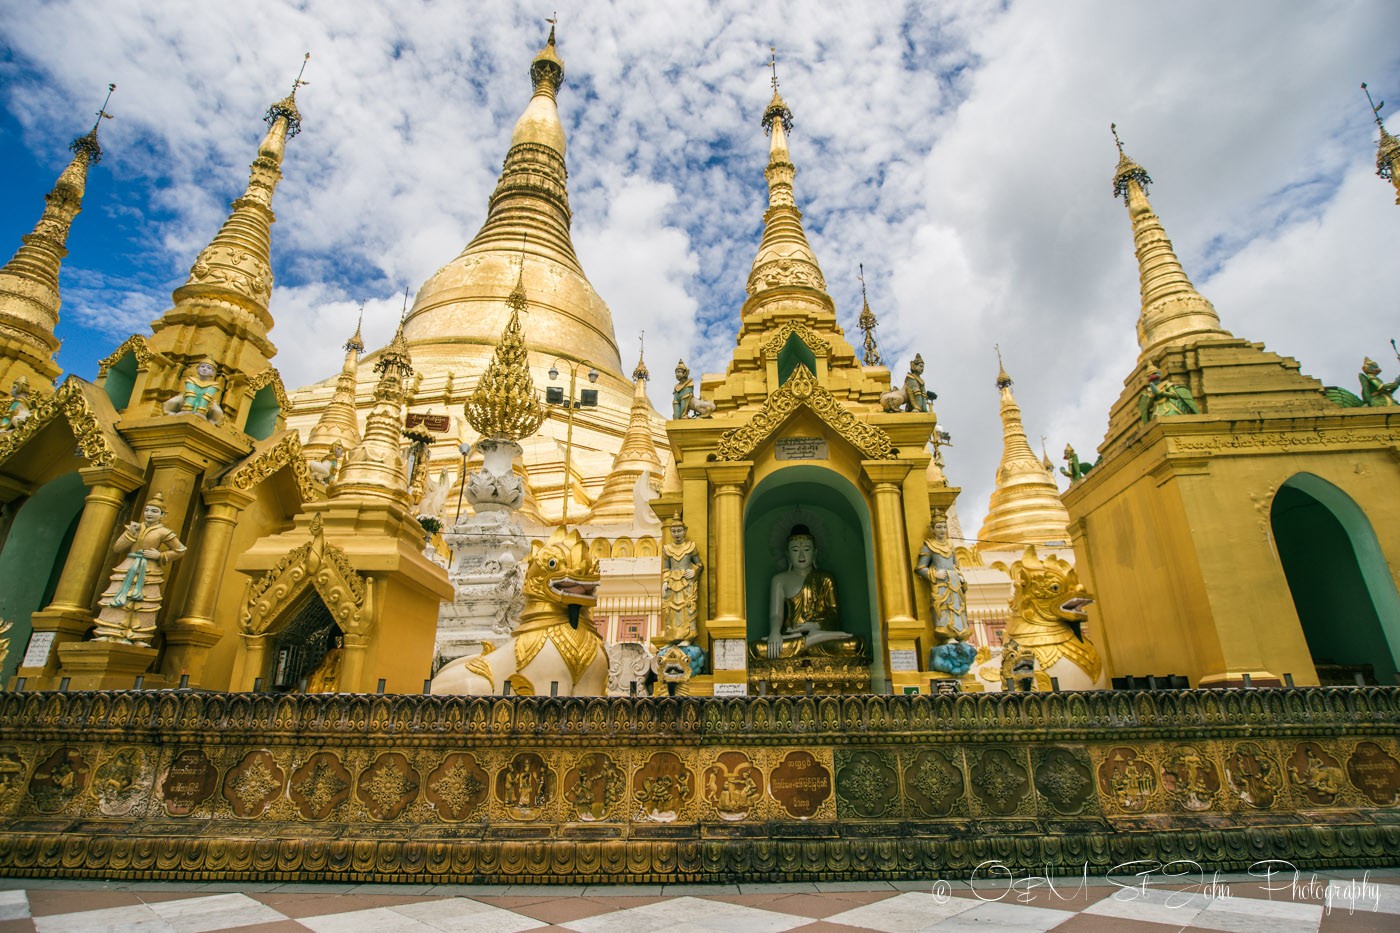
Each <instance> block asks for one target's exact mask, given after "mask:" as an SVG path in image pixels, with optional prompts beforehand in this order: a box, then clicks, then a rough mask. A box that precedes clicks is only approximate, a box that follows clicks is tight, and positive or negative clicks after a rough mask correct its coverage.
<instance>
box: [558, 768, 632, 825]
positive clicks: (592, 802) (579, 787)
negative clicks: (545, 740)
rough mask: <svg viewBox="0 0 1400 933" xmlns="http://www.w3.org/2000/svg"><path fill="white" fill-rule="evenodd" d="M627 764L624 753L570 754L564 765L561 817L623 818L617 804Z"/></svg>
mask: <svg viewBox="0 0 1400 933" xmlns="http://www.w3.org/2000/svg"><path fill="white" fill-rule="evenodd" d="M627 766H628V761H627V756H626V755H625V754H615V753H610V752H584V753H582V754H578V755H574V756H572V758H571V760H570V761H569V763H568V764H567V765H566V766H565V768H564V784H563V792H562V795H563V800H564V819H566V820H569V821H579V822H584V823H594V822H598V821H600V820H618V819H625V818H626V814H625V813H624V812H623V807H622V806H621V804H622V802H623V800H624V799H626V797H627Z"/></svg>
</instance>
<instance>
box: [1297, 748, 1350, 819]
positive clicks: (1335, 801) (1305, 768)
mask: <svg viewBox="0 0 1400 933" xmlns="http://www.w3.org/2000/svg"><path fill="white" fill-rule="evenodd" d="M1328 745H1329V746H1330V748H1329V747H1324V746H1323V745H1322V744H1321V743H1319V742H1297V743H1284V746H1283V747H1284V753H1285V757H1284V760H1283V767H1284V771H1285V772H1287V774H1288V789H1289V792H1290V794H1291V796H1292V797H1293V799H1294V801H1295V802H1296V803H1297V804H1299V805H1301V806H1304V807H1309V806H1311V807H1330V806H1336V805H1341V804H1342V803H1343V802H1344V801H1343V799H1342V798H1343V797H1344V795H1345V793H1346V790H1347V779H1346V772H1345V771H1343V770H1342V766H1341V762H1340V761H1339V760H1338V757H1337V755H1336V754H1334V752H1336V751H1337V749H1336V746H1335V745H1332V744H1331V743H1328Z"/></svg>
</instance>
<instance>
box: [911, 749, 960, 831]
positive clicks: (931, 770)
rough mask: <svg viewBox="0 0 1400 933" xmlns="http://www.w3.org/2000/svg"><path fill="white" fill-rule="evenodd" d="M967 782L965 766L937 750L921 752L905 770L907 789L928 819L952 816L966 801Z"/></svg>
mask: <svg viewBox="0 0 1400 933" xmlns="http://www.w3.org/2000/svg"><path fill="white" fill-rule="evenodd" d="M954 754H955V755H956V753H954ZM966 783H967V782H966V780H965V779H964V777H963V769H962V763H961V762H960V761H959V760H958V759H957V758H952V759H949V757H948V756H947V755H945V754H944V753H943V752H941V751H935V750H933V749H926V750H924V751H922V752H919V754H917V755H916V756H914V760H913V762H912V763H911V764H910V765H909V767H907V768H905V769H904V787H905V790H906V792H907V793H908V795H909V799H910V800H911V801H913V803H914V805H915V806H916V807H918V808H919V811H920V812H921V813H922V815H924V816H929V817H942V816H948V815H949V814H950V813H952V812H953V807H954V805H956V804H957V802H958V801H959V800H960V799H962V795H963V789H964V788H965V786H966Z"/></svg>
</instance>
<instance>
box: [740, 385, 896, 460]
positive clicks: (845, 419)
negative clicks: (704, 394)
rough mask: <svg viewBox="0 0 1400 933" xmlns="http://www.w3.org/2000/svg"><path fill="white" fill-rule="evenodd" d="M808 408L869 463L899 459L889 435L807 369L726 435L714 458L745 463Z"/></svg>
mask: <svg viewBox="0 0 1400 933" xmlns="http://www.w3.org/2000/svg"><path fill="white" fill-rule="evenodd" d="M803 406H805V407H806V408H808V409H810V410H811V411H812V412H813V413H814V414H815V415H816V416H817V417H818V418H820V419H821V420H822V421H824V422H825V423H826V424H827V425H828V426H829V427H830V428H831V429H832V430H833V431H835V432H836V433H837V434H838V435H839V436H840V437H841V438H842V439H844V440H845V441H846V442H848V443H849V444H850V445H851V446H852V447H854V448H856V450H858V451H860V453H861V455H862V456H863V457H864V458H865V459H867V460H892V459H894V458H895V456H896V452H895V449H894V444H893V442H892V441H891V440H890V436H889V435H888V434H886V433H885V432H884V431H881V430H880V429H879V428H877V427H874V426H873V425H869V424H866V423H865V422H863V421H861V420H860V419H859V418H857V417H856V416H855V415H853V414H851V413H850V412H849V411H847V410H846V408H845V407H844V406H843V405H842V404H841V403H840V402H839V401H837V399H836V396H834V395H832V394H831V392H829V391H828V390H826V389H823V388H822V387H821V386H820V385H818V384H817V380H816V377H815V376H813V375H812V373H811V371H810V370H808V369H807V367H805V366H797V367H794V368H793V371H792V375H790V376H788V380H787V382H784V383H783V385H782V388H780V389H778V391H776V392H774V393H773V394H771V395H769V396H768V400H767V401H765V402H764V404H763V407H762V408H761V409H759V410H758V412H756V413H755V414H754V416H753V417H752V418H750V419H749V420H748V422H747V423H745V424H743V425H741V426H740V427H737V428H733V429H731V430H728V431H726V432H724V434H723V435H722V436H721V437H720V440H719V444H718V445H716V447H715V455H716V457H717V458H718V459H720V460H746V459H748V457H749V456H750V455H751V454H752V453H753V451H754V450H755V449H756V448H757V447H758V445H759V444H761V443H763V441H765V440H767V439H768V438H769V437H771V436H772V435H773V434H774V433H775V432H776V431H777V430H778V429H779V428H780V427H782V425H783V423H784V422H786V421H787V419H788V417H789V416H790V415H792V413H793V412H795V411H797V409H798V408H799V407H803Z"/></svg>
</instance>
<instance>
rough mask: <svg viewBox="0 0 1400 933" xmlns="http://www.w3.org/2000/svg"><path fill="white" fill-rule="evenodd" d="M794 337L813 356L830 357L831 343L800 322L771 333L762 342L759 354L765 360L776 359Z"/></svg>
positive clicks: (786, 325) (789, 324) (788, 323)
mask: <svg viewBox="0 0 1400 933" xmlns="http://www.w3.org/2000/svg"><path fill="white" fill-rule="evenodd" d="M793 336H796V337H797V339H798V340H801V341H802V342H803V343H805V344H806V345H807V349H809V350H811V351H812V354H813V355H814V356H830V355H831V342H830V341H828V340H826V339H825V338H824V337H822V336H821V335H820V334H818V333H817V332H816V331H814V330H812V328H810V327H808V326H807V325H806V324H803V323H802V322H801V321H789V322H787V323H786V324H784V325H783V326H782V327H779V328H778V329H777V330H776V331H774V332H773V336H772V337H770V338H768V339H767V340H765V341H764V342H763V345H762V346H761V347H759V352H760V353H761V354H763V356H764V358H765V359H776V358H777V356H778V354H779V353H780V352H782V349H783V346H784V345H785V344H786V343H787V342H788V339H789V338H790V337H793Z"/></svg>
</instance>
